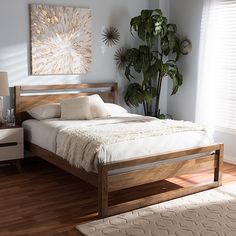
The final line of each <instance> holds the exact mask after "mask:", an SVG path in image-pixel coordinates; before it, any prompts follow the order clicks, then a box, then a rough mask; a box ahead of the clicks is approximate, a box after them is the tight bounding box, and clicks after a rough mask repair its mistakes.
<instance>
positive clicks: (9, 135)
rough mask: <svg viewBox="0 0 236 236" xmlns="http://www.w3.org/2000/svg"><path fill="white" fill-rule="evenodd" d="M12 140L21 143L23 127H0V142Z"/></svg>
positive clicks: (10, 141) (11, 141)
mask: <svg viewBox="0 0 236 236" xmlns="http://www.w3.org/2000/svg"><path fill="white" fill-rule="evenodd" d="M13 142H17V143H19V144H22V143H23V129H22V128H17V129H0V144H4V143H13Z"/></svg>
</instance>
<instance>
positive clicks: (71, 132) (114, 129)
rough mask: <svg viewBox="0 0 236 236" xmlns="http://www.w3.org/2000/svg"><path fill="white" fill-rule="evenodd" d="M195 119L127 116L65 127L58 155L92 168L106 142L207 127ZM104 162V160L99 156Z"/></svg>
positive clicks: (85, 167) (61, 135) (80, 165)
mask: <svg viewBox="0 0 236 236" xmlns="http://www.w3.org/2000/svg"><path fill="white" fill-rule="evenodd" d="M204 130H205V129H204V128H203V127H202V126H200V125H198V124H195V123H192V122H186V121H175V120H159V119H156V118H153V117H143V116H139V117H125V118H123V119H117V120H115V119H114V121H113V122H107V123H106V122H101V123H95V124H90V125H89V126H82V125H81V126H80V127H69V128H65V129H62V130H61V131H60V132H59V134H58V136H57V155H59V156H61V157H63V158H64V159H67V160H68V161H69V162H70V163H71V164H72V165H74V166H76V167H79V168H81V167H83V168H84V169H86V170H87V171H89V170H90V165H91V162H93V161H94V160H95V158H96V154H97V153H98V152H99V150H100V149H101V148H102V147H104V146H105V145H109V144H114V143H119V142H125V141H130V140H135V139H143V138H146V137H153V136H161V135H168V134H173V133H177V132H183V131H204ZM99 161H100V162H104V163H105V160H99Z"/></svg>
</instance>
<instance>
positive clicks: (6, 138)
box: [0, 126, 24, 171]
mask: <svg viewBox="0 0 236 236" xmlns="http://www.w3.org/2000/svg"><path fill="white" fill-rule="evenodd" d="M23 158H24V139H23V128H22V127H20V126H13V127H8V126H0V162H6V161H11V162H15V163H16V166H17V168H18V170H19V171H21V165H20V160H21V159H23ZM0 164H1V163H0Z"/></svg>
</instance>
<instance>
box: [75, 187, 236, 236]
mask: <svg viewBox="0 0 236 236" xmlns="http://www.w3.org/2000/svg"><path fill="white" fill-rule="evenodd" d="M76 228H77V230H79V231H80V233H81V234H82V235H86V236H90V235H91V236H101V235H107V236H110V235H112V236H123V235H125V236H141V235H142V236H143V235H145V236H167V235H168V236H236V184H234V185H227V186H225V187H220V188H217V189H212V190H208V191H204V192H201V193H196V194H193V195H189V196H186V197H182V198H178V199H175V200H171V201H168V202H163V203H160V204H156V205H152V206H149V207H145V208H142V209H138V210H134V211H132V212H128V213H124V214H120V215H116V216H112V217H109V218H106V219H102V220H97V221H93V222H90V223H86V224H81V225H77V226H76Z"/></svg>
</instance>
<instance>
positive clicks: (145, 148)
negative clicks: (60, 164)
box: [22, 114, 214, 171]
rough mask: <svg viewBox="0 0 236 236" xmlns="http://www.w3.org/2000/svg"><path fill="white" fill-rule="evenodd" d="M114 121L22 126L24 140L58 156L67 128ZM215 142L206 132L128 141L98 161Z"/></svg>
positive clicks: (109, 147)
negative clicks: (59, 144)
mask: <svg viewBox="0 0 236 236" xmlns="http://www.w3.org/2000/svg"><path fill="white" fill-rule="evenodd" d="M122 116H135V115H133V114H122ZM111 119H113V117H111V118H103V119H97V120H76V121H74V120H73V121H62V120H60V119H49V120H43V121H38V120H33V119H31V120H27V121H25V122H23V124H22V125H23V127H24V130H25V139H26V140H27V141H29V142H31V143H33V144H36V145H38V146H40V147H42V148H44V149H46V150H48V151H51V152H53V153H56V149H57V141H56V140H57V135H58V133H59V132H60V131H61V130H63V129H65V128H67V127H76V126H78V127H79V126H81V125H89V124H90V123H91V122H92V123H93V124H94V122H95V123H96V122H98V123H101V122H105V123H106V122H109V120H111ZM213 143H214V141H213V138H212V137H211V135H209V134H208V133H207V132H205V131H187V132H179V133H173V134H168V135H164V136H155V137H148V138H141V139H136V140H129V141H125V142H120V143H115V144H109V145H106V146H105V147H104V148H103V149H102V150H100V151H99V152H98V153H97V159H100V160H102V159H105V160H109V162H113V161H120V160H125V159H131V158H136V157H140V156H145V155H151V154H158V153H163V152H173V151H177V150H182V149H187V148H192V147H198V146H206V145H210V144H213ZM96 166H97V160H95V161H94V162H93V163H91V168H90V169H91V170H92V171H94V170H96Z"/></svg>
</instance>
